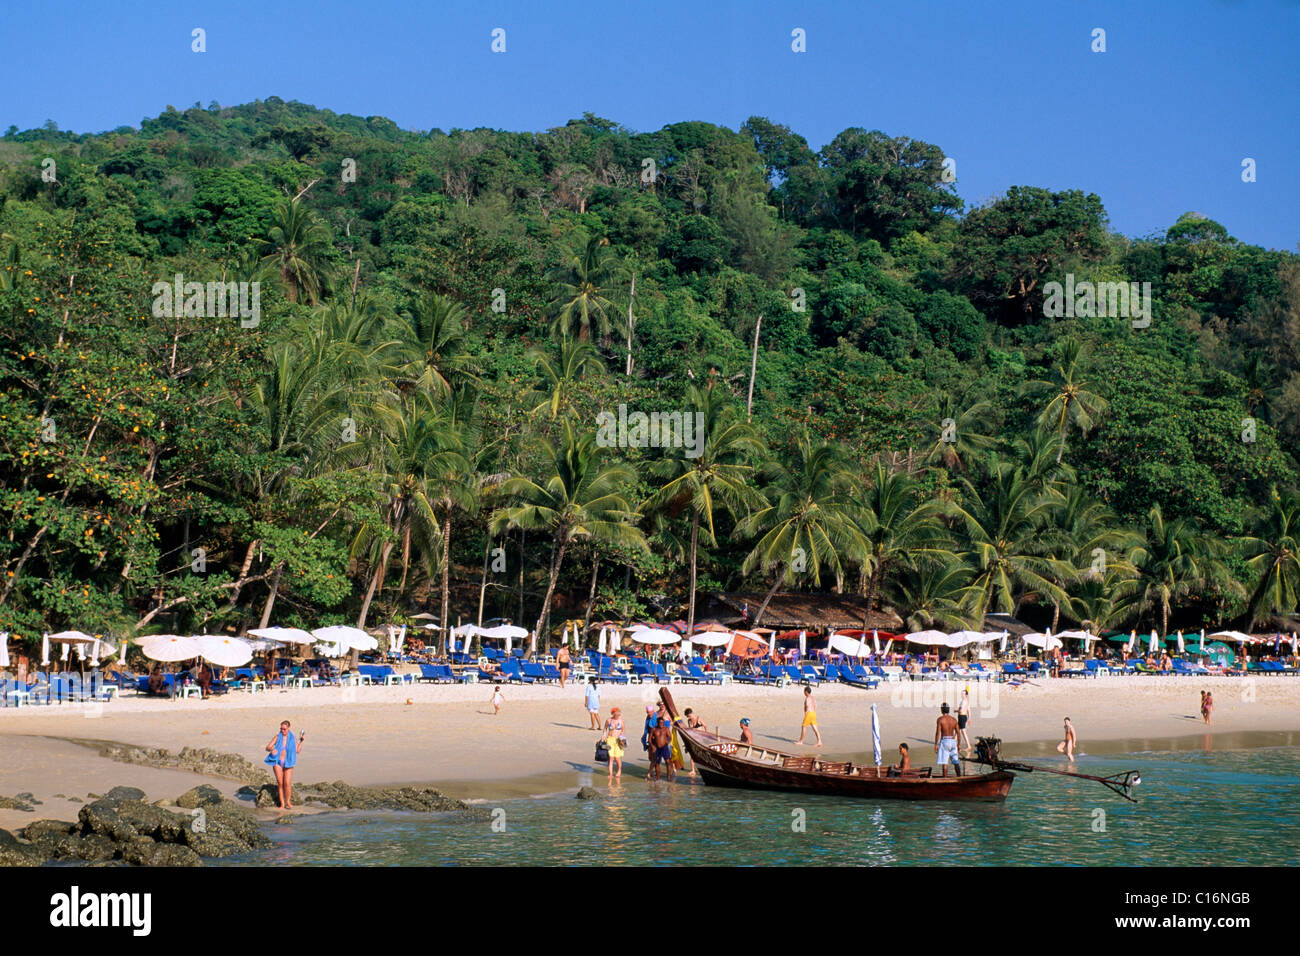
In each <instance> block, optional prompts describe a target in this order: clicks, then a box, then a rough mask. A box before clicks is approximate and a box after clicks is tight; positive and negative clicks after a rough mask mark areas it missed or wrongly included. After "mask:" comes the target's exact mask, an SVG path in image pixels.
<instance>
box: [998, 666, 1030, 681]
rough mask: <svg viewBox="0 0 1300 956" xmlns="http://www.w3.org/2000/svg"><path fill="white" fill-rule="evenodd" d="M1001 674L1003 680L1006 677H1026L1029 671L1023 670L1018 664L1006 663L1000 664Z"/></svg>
mask: <svg viewBox="0 0 1300 956" xmlns="http://www.w3.org/2000/svg"><path fill="white" fill-rule="evenodd" d="M1002 675H1003V680H1005V679H1006V678H1007V677H1028V676H1029V671H1027V670H1025V669H1024V668H1023V667H1021V666H1020V665H1019V664H1011V663H1007V664H1003V665H1002Z"/></svg>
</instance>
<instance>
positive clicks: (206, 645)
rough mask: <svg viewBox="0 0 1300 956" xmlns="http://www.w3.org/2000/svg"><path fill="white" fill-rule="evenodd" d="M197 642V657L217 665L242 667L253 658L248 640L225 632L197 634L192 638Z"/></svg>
mask: <svg viewBox="0 0 1300 956" xmlns="http://www.w3.org/2000/svg"><path fill="white" fill-rule="evenodd" d="M193 640H194V642H195V643H196V644H198V648H199V657H202V658H203V659H204V660H205V661H207V662H208V663H209V664H216V665H217V666H218V667H243V666H244V665H245V664H247V663H248V662H249V661H251V660H252V659H253V649H252V648H251V647H249V645H248V641H245V640H243V639H241V638H238V637H229V636H227V635H225V634H199V635H197V636H196V637H194V638H193Z"/></svg>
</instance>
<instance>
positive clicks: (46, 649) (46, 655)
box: [41, 634, 50, 667]
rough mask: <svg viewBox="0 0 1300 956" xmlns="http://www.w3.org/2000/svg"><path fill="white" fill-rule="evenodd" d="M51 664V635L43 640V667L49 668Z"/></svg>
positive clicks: (45, 636)
mask: <svg viewBox="0 0 1300 956" xmlns="http://www.w3.org/2000/svg"><path fill="white" fill-rule="evenodd" d="M49 664H50V635H48V634H46V635H44V636H43V637H42V638H41V666H42V667H48V666H49Z"/></svg>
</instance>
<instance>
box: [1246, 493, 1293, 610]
mask: <svg viewBox="0 0 1300 956" xmlns="http://www.w3.org/2000/svg"><path fill="white" fill-rule="evenodd" d="M1239 544H1240V546H1241V549H1242V551H1243V553H1244V554H1245V556H1246V563H1247V564H1248V565H1249V566H1250V569H1251V571H1253V572H1254V573H1255V574H1256V575H1257V576H1258V583H1257V584H1256V585H1255V590H1254V591H1253V592H1251V595H1250V604H1249V608H1250V620H1251V623H1252V624H1255V623H1258V622H1260V621H1263V620H1264V619H1266V618H1267V617H1268V616H1269V615H1271V614H1293V613H1295V609H1296V599H1297V596H1298V595H1300V498H1298V497H1297V496H1296V494H1295V492H1294V491H1290V490H1287V491H1285V492H1279V491H1278V490H1277V488H1276V486H1275V487H1273V488H1271V489H1270V490H1269V510H1268V512H1267V513H1266V514H1264V515H1262V516H1260V518H1259V519H1258V521H1257V523H1256V525H1255V533H1254V534H1253V535H1251V536H1248V537H1242V538H1240V539H1239Z"/></svg>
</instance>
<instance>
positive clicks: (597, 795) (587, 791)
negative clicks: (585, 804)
mask: <svg viewBox="0 0 1300 956" xmlns="http://www.w3.org/2000/svg"><path fill="white" fill-rule="evenodd" d="M578 799H579V800H604V799H605V795H604V794H603V793H601V792H600V791H599V790H593V789H592V788H591V787H582V788H581V789H580V790H579V791H578Z"/></svg>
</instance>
